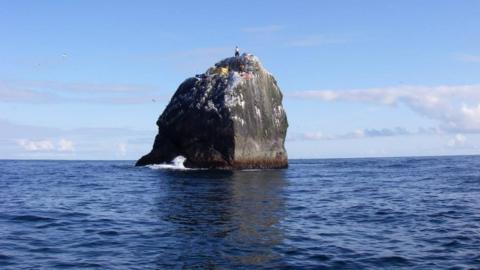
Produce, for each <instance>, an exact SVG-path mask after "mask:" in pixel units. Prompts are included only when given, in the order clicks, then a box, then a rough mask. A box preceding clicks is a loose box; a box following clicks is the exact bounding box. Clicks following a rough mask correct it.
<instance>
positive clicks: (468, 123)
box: [290, 85, 480, 133]
mask: <svg viewBox="0 0 480 270" xmlns="http://www.w3.org/2000/svg"><path fill="white" fill-rule="evenodd" d="M290 97H292V98H301V99H317V100H321V101H327V102H332V101H348V102H367V103H376V104H382V105H388V106H396V105H400V104H403V105H406V106H407V107H409V108H410V109H412V110H413V111H415V112H417V113H418V114H420V115H423V116H426V117H428V118H430V119H434V120H438V121H439V122H440V128H441V129H444V130H447V131H450V132H475V133H478V132H480V85H457V86H434V87H428V86H398V87H385V88H369V89H350V90H336V91H335V90H314V91H300V92H296V93H293V94H291V95H290Z"/></svg>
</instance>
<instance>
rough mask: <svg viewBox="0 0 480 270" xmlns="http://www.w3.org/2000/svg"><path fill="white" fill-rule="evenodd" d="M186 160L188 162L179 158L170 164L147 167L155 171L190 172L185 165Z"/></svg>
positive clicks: (181, 157)
mask: <svg viewBox="0 0 480 270" xmlns="http://www.w3.org/2000/svg"><path fill="white" fill-rule="evenodd" d="M185 160H187V159H186V158H185V157H183V156H178V157H176V158H174V159H173V160H172V161H171V162H170V163H164V164H153V165H147V167H148V168H150V169H153V170H165V169H166V170H190V169H189V168H186V167H185V166H184V165H183V163H184V162H185Z"/></svg>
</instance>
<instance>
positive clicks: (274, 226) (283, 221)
mask: <svg viewBox="0 0 480 270" xmlns="http://www.w3.org/2000/svg"><path fill="white" fill-rule="evenodd" d="M132 164H133V162H120V161H114V162H113V161H112V162H105V161H0V268H1V269H479V267H480V157H477V156H475V157H435V158H389V159H336V160H294V161H291V163H290V167H289V168H288V169H286V170H266V171H234V172H229V171H180V170H165V169H157V170H154V169H150V168H135V167H133V166H132Z"/></svg>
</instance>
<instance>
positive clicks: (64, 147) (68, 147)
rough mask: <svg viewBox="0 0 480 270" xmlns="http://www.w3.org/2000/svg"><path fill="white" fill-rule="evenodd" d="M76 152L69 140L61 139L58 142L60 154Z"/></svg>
mask: <svg viewBox="0 0 480 270" xmlns="http://www.w3.org/2000/svg"><path fill="white" fill-rule="evenodd" d="M74 150H75V148H74V146H73V142H72V141H70V140H67V139H60V141H59V142H58V151H60V152H73V151H74Z"/></svg>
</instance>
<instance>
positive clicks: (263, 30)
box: [242, 25, 283, 34]
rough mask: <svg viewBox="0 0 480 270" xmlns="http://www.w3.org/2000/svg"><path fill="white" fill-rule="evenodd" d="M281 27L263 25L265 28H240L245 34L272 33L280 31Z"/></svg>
mask: <svg viewBox="0 0 480 270" xmlns="http://www.w3.org/2000/svg"><path fill="white" fill-rule="evenodd" d="M282 29H283V27H282V26H280V25H265V26H254V27H245V28H242V31H243V32H246V33H261V34H264V33H272V32H278V31H280V30H282Z"/></svg>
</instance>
